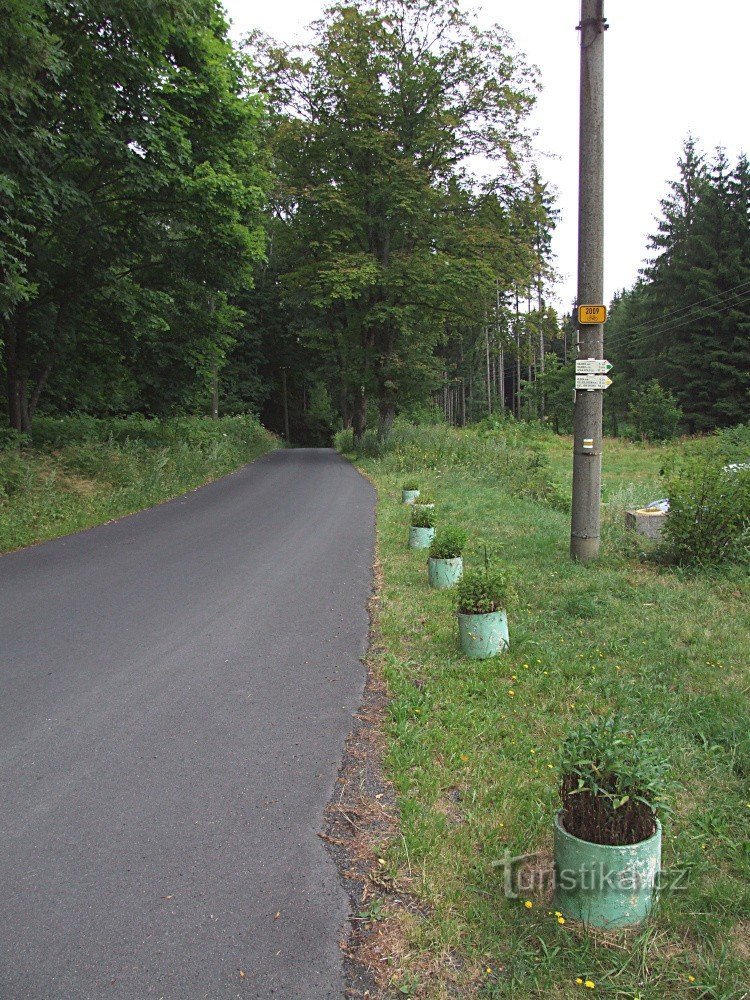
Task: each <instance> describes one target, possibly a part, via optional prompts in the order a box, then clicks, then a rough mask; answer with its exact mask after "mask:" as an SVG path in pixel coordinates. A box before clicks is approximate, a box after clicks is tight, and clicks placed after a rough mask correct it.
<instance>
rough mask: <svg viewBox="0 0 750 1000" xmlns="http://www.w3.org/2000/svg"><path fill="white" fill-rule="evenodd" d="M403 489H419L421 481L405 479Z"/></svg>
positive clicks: (409, 491) (411, 491) (408, 490)
mask: <svg viewBox="0 0 750 1000" xmlns="http://www.w3.org/2000/svg"><path fill="white" fill-rule="evenodd" d="M401 489H402V490H406V491H407V492H408V493H413V492H414V490H418V489H419V483H418V482H417V481H416V479H405V480H404V482H403V485H402V486H401Z"/></svg>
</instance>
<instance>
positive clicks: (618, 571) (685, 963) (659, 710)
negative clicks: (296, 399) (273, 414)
mask: <svg viewBox="0 0 750 1000" xmlns="http://www.w3.org/2000/svg"><path fill="white" fill-rule="evenodd" d="M338 444H339V447H340V448H341V449H342V450H343V451H345V452H346V451H348V450H350V449H351V441H350V439H349V438H348V437H347V435H345V434H343V435H341V436H340V437H339V441H338ZM745 448H746V441H745V439H744V437H743V436H742V435H740V436H739V437H738V438H736V439H734V438H732V436H731V435H727V436H725V437H724V438H722V439H719V438H716V437H714V438H711V439H709V438H705V439H691V440H683V441H679V442H675V443H670V444H666V445H645V444H641V443H633V442H628V441H623V440H618V441H613V440H608V441H606V443H605V459H604V491H603V500H604V508H603V510H604V525H603V544H602V556H601V559H600V560H599V561H598V562H597V563H595V564H589V565H579V564H575V563H573V562H571V561H570V559H569V557H568V544H569V513H568V504H569V498H568V491H569V481H570V476H569V466H570V442H569V440H568V439H567V438H559V437H556V436H554V435H552V434H549V433H546V432H543V431H541V430H539V431H534V430H533V429H529V428H524V427H522V426H520V425H513V424H510V425H506V426H503V425H494V426H493V425H484V426H482V427H479V428H477V429H472V430H466V431H459V430H452V429H450V428H447V427H441V426H437V427H409V426H407V425H402V426H400V427H397V429H396V433H395V435H394V439H393V441H392V442H391V444H390V445H389V446H388V448H385V449H380V448H378V447H377V446H376V445H375V444H374V443H373V444H372V446H371V447H370V448H365V449H364V451H365V452H368V451H369V454H367V453H365V454H362V453H360V454H359V455H357V456H353V457H354V459H355V461H356V462H357V464H358V467H359V468H360V469H361V470H362V471H363V472H364V473H365V474H366V475H367V476H368V477H369V478H370V479H371V480H372V481H373V482H374V484H375V485H376V487H377V491H378V498H379V504H378V527H377V539H378V555H379V560H380V569H381V573H382V578H381V583H380V593H379V600H378V602H377V605H376V607H377V611H376V614H375V620H374V633H375V639H374V643H373V648H372V652H371V668H372V669H373V670H374V671H376V672H378V673H382V674H383V675H384V676H385V679H386V682H387V687H388V694H389V697H390V703H389V707H388V723H387V750H386V756H385V771H386V775H387V777H388V778H389V779H390V780H391V781H392V782H393V784H394V786H395V790H396V794H397V799H398V806H399V812H400V830H399V833H398V835H397V836H395V837H393V838H392V839H390V840H389V842H388V843H387V844H385V843H384V844H382V846H381V848H380V851H381V853H382V857H383V859H384V862H385V866H386V867H387V871H388V873H389V875H390V877H391V878H392V880H393V883H392V884H393V886H394V891H393V892H388V893H385V894H384V895H383V898H382V900H379V901H377V906H375V907H374V904H372V903H371V904H370V909H369V911H368V913H366V914H365V917H367V916H368V914H369V915H371V916H372V922H373V927H374V928H375V930H376V933H377V935H378V940H379V941H383V942H391V954H390V963H389V964H388V966H387V974H386V980H387V983H388V986H389V987H390V988H391V989H392V990H394V991H396V992H397V993H398V994H399V995H406V996H413V997H423V998H431V1000H443V998H448V997H455V996H462V997H477V998H485V1000H489V998H499V997H551V996H554V997H560V998H568V997H571V998H572V997H577V996H580V995H581V994H584V995H592V994H594V995H595V994H599V995H603V996H610V997H629V998H633V1000H636V998H639V1000H646V998H649V1000H665V998H677V997H679V998H685V997H691V998H708V997H710V998H714V1000H739V998H741V997H746V996H747V995H748V993H747V990H748V967H749V963H750V787H749V779H750V704H749V703H748V666H749V665H750V664H749V659H750V658H749V656H748V631H749V630H750V604H749V602H748V597H749V596H750V574H749V573H748V568H747V565H729V566H724V567H719V568H714V569H711V570H708V569H698V570H696V569H691V570H686V569H680V568H678V567H670V566H668V565H664V564H663V563H661V562H659V561H655V560H653V559H651V558H650V554H651V553H650V550H649V545H650V544H651V543H649V542H648V541H647V540H645V539H643V538H641V536H636V535H632V534H630V533H628V532H626V531H625V529H624V528H623V526H622V511H623V510H624V508H625V507H626V506H629V505H630V504H632V503H635V504H637V505H641V504H644V503H647V502H649V501H651V500H655V499H658V498H660V497H662V496H664V495H665V479H666V478H667V477H668V475H669V473H670V470H672V469H673V468H674V467H675V465H677V464H679V463H680V461H681V460H682V459H683V458H685V457H688V458H693V459H695V458H696V457H700V456H705V457H706V460H707V461H708V460H709V459H711V458H715V457H716V456H717V455H720V456H724V457H727V458H737V457H738V456H739V457H743V456H742V454H741V453H742V452H743V449H745ZM744 457H746V456H744ZM406 478H416V479H417V480H418V482H419V485H420V487H421V489H422V490H423V491H424V492H426V493H429V495H430V496H431V497H433V498H434V499H435V501H436V503H437V508H436V513H437V525H438V531H439V530H440V525H447V524H457V525H461V526H463V527H464V528H466V529H467V530H468V532H469V537H470V542H469V545H468V548H467V551H466V553H465V558H466V561H467V563H468V565H469V566H472V565H473V566H480V565H482V564H483V562H484V559H485V553H487V554H488V558H489V559H490V560H491V561H492V562H493V563H495V564H496V565H499V566H502V567H503V568H505V569H507V570H508V571H509V572H510V573H511V574H512V577H513V579H514V581H515V588H516V591H517V595H518V596H517V600H516V602H515V604H514V605H513V606H512V607H511V608H510V609H509V620H510V636H511V648H510V650H509V652H507V653H505V654H504V655H501V656H499V657H497V658H493V659H489V660H484V661H470V660H467V659H466V658H464V657H463V656H462V655H461V653H460V651H459V648H458V641H457V628H456V622H455V606H454V598H453V596H452V595H451V593H450V592H437V591H431V590H430V589H428V586H427V574H426V553H424V552H418V551H416V552H415V551H409V550H407V548H406V535H407V524H408V516H407V509H406V508H404V507H403V506H402V505H401V504H400V491H401V484H402V482H403V480H404V479H406ZM612 712H618V713H621V714H623V715H624V716H625V717H627V718H628V719H629V720H631V722H632V724H633V726H634V727H635V728H636V729H637V730H638V731H643V732H648V733H650V734H652V735H653V737H654V738H655V739H656V740H657V741H658V743H659V746H660V747H661V748H662V750H663V754H664V757H665V758H666V759H667V760H668V761H669V762H670V763H671V765H672V779H673V790H672V794H671V806H672V810H673V811H672V812H671V813H670V814H668V815H666V816H665V817H664V818H663V822H664V859H663V864H664V872H663V889H662V893H661V896H660V899H659V902H658V904H657V907H656V909H655V911H654V913H653V915H652V917H651V919H650V920H649V921H648V923H647V924H646V925H644V926H643V927H641V928H638V929H636V930H634V931H630V932H628V933H621V934H611V933H601V932H599V933H596V932H590V933H587V932H586V931H585V930H584V929H583V928H581V927H579V926H575V925H574V924H573V923H572V922H568V921H565V919H564V918H560V917H559V916H558V915H557V914H556V913H555V912H554V910H553V908H552V906H551V904H550V899H549V893H548V890H547V889H546V888H545V886H546V883H545V876H548V875H549V873H550V868H551V840H552V837H551V834H552V819H553V816H554V814H555V812H556V810H557V808H558V782H559V775H558V755H559V748H560V744H561V740H562V737H563V735H564V733H565V732H566V730H567V729H568V727H569V726H571V725H574V724H576V723H577V722H579V721H580V720H583V719H588V718H591V717H592V716H603V715H609V714H610V713H612ZM508 854H509V855H510V856H518V855H532V858H530V859H527V861H526V862H525V863H524V864H525V866H526V867H529V866H530V867H531V869H532V870H533V871H534V872H535V873H536V875H537V876H538V878H537V879H536V880H535V882H534V884H535V885H536V886H537V888H536V889H534V890H529V891H528V892H527V893H525V894H523V895H521V896H520V897H519V898H507V896H506V891H505V878H504V868H503V865H502V860H503V858H504V857H506V856H507V855H508ZM407 898H408V899H410V900H411V901H412V903H411V905H408V906H404V905H403V901H404V899H407ZM375 925H377V926H375Z"/></svg>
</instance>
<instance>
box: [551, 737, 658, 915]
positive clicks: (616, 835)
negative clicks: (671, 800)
mask: <svg viewBox="0 0 750 1000" xmlns="http://www.w3.org/2000/svg"><path fill="white" fill-rule="evenodd" d="M667 772H668V765H667V763H666V761H665V760H664V758H663V755H662V754H661V753H660V751H659V750H658V748H657V747H656V746H655V744H654V743H653V742H652V741H651V740H650V738H649V737H648V736H646V735H644V734H641V733H636V732H635V731H634V730H633V729H631V728H630V727H628V726H626V725H625V724H624V723H623V722H622V721H621V720H620V719H618V718H609V719H597V720H595V721H594V722H592V723H588V724H587V725H583V726H581V727H580V728H578V729H575V730H572V731H570V732H569V733H568V736H567V737H566V739H565V742H564V744H563V749H562V758H561V785H560V792H561V796H562V808H561V809H560V811H559V812H558V814H557V816H556V817H555V836H554V839H555V901H556V904H557V906H558V907H559V909H560V911H561V912H562V913H564V914H565V915H566V916H569V917H573V918H574V919H578V920H582V921H583V922H584V923H586V924H589V925H591V926H593V927H611V928H617V927H629V926H632V925H634V924H638V923H640V922H641V921H642V920H643V919H644V918H645V917H646V916H647V915H648V912H649V910H650V909H651V906H652V905H653V901H654V897H655V893H656V887H657V880H658V875H659V870H660V866H661V824H660V822H659V819H658V815H657V814H658V812H659V811H660V810H664V809H665V808H666V805H665V796H666V792H667V788H668V781H667Z"/></svg>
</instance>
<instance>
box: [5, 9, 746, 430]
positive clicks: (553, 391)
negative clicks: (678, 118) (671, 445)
mask: <svg viewBox="0 0 750 1000" xmlns="http://www.w3.org/2000/svg"><path fill="white" fill-rule="evenodd" d="M4 12H5V16H4V17H3V19H2V21H1V22H0V135H1V136H2V145H1V146H0V339H1V340H2V359H1V361H0V364H1V365H2V367H3V373H2V374H3V377H4V380H5V382H6V385H7V419H8V423H9V425H10V426H11V427H12V428H15V429H16V430H18V431H29V430H30V429H31V426H32V420H33V417H34V414H35V412H41V413H46V414H67V413H88V414H92V415H94V416H97V417H108V416H120V415H127V414H130V413H139V414H143V415H146V416H168V415H180V414H213V415H217V414H218V413H219V412H221V413H225V414H237V413H245V412H253V413H261V414H262V416H263V419H264V420H265V422H266V423H267V424H268V425H269V426H270V427H272V428H273V429H274V430H277V431H279V432H282V433H285V434H287V435H288V436H290V437H291V438H292V440H295V441H299V442H305V443H325V442H327V441H328V440H330V438H331V434H332V433H333V432H334V431H335V430H336V429H337V428H339V427H342V426H343V427H345V428H349V427H351V428H352V430H353V432H354V434H355V437H357V438H361V437H362V435H363V434H364V433H365V431H366V430H368V429H370V432H371V433H373V434H377V435H379V436H386V435H387V434H388V433H389V430H390V428H391V427H392V424H393V420H394V417H395V415H396V413H397V412H405V413H407V414H413V415H422V416H430V417H432V416H435V415H436V414H437V415H440V416H441V417H444V418H445V419H446V420H447V421H449V422H451V423H454V424H465V423H468V422H471V421H475V420H479V419H482V418H484V417H487V416H490V415H495V414H497V415H507V414H512V415H514V416H515V417H517V418H543V419H547V420H549V421H550V422H551V423H552V424H553V426H554V427H555V429H556V430H559V431H565V430H568V429H569V426H570V418H571V412H572V407H571V391H570V390H571V385H572V381H573V373H572V363H571V362H572V355H573V353H574V344H575V329H574V327H573V325H572V323H571V321H570V318H568V317H564V318H562V320H561V318H560V317H558V315H557V314H556V312H555V310H554V308H553V307H552V306H551V304H550V303H551V300H552V297H553V296H552V291H551V290H552V286H553V284H554V281H555V273H554V266H553V260H552V253H551V237H552V232H553V229H554V225H555V221H556V209H555V205H554V198H553V193H552V192H551V190H550V188H549V186H548V185H547V184H546V183H545V181H544V179H543V177H542V176H541V174H540V172H539V170H538V168H537V166H536V164H535V163H534V160H533V157H532V155H531V151H530V142H529V134H528V129H527V120H528V114H529V111H530V109H531V108H532V106H533V102H534V100H535V95H536V92H537V88H538V83H537V79H536V73H535V71H534V70H533V69H532V68H530V67H529V66H528V65H527V64H526V63H525V61H524V59H523V57H522V56H521V55H520V54H519V53H518V52H517V51H516V49H515V47H514V45H513V42H512V40H511V39H510V38H509V37H508V35H507V34H506V33H504V32H503V31H502V29H500V28H497V27H495V28H493V29H492V30H489V31H487V30H482V29H481V28H480V27H478V25H477V23H476V21H475V19H474V17H473V16H472V15H470V14H468V13H465V12H464V10H463V9H462V7H461V5H460V4H459V3H458V2H455V0H420V2H419V3H414V2H413V0H371V2H367V0H350V2H345V3H343V2H342V3H336V4H334V5H333V6H331V7H329V8H328V9H327V10H326V11H325V13H324V15H323V17H322V18H321V20H320V21H318V22H316V23H315V24H314V25H312V26H311V30H310V36H309V38H310V40H309V43H308V44H307V45H305V46H301V47H290V46H284V45H281V44H279V43H277V42H274V41H272V40H271V39H268V38H265V37H263V36H261V35H260V34H257V33H256V34H253V35H251V37H250V38H249V39H247V40H246V42H245V43H244V44H243V45H242V46H240V47H238V46H237V45H236V44H233V43H232V42H231V41H230V39H229V36H228V28H227V23H226V20H225V17H224V14H223V11H222V9H221V6H220V4H219V3H218V0H170V2H167V3H162V2H158V3H157V2H156V0H123V2H122V3H118V4H116V5H114V7H113V6H112V5H107V4H104V3H103V2H102V0H69V2H66V3H63V4H59V3H56V2H52V0H5V3H4ZM749 191H750V175H749V173H748V163H747V161H746V160H745V158H744V157H742V158H740V160H739V161H738V162H737V164H736V165H735V166H733V167H732V166H730V165H729V164H728V162H727V160H726V158H725V157H724V156H723V154H721V153H719V154H717V156H716V158H715V159H714V161H713V162H711V163H707V162H706V161H705V160H704V158H703V157H702V156H701V155H700V153H699V152H698V151H697V150H696V148H695V145H694V143H692V141H691V142H689V143H688V144H687V145H686V147H685V152H684V156H683V159H682V160H681V162H680V176H679V179H678V181H676V182H675V183H674V185H673V187H672V190H671V194H670V196H669V198H667V199H666V200H665V202H664V203H663V219H662V222H661V223H660V227H659V231H658V233H657V234H656V236H655V237H654V238H653V241H652V249H653V259H652V260H651V262H650V263H649V265H648V267H647V268H646V270H645V271H644V272H643V275H642V278H641V280H640V281H639V282H638V284H637V285H636V286H635V288H633V289H631V290H629V291H627V292H623V293H622V294H621V295H619V296H618V297H617V299H616V301H615V303H614V307H613V309H612V314H611V319H610V323H609V324H608V327H607V331H606V333H607V343H608V347H607V352H608V354H609V356H610V358H611V359H612V360H613V361H614V362H615V364H616V368H615V376H616V379H615V384H614V386H613V387H612V389H610V390H609V392H608V393H607V396H606V413H607V417H608V429H609V430H611V431H614V432H615V433H617V431H618V429H619V428H620V427H621V426H622V424H623V422H624V421H627V422H628V423H629V425H630V426H631V427H632V426H640V425H639V423H638V420H637V419H634V417H633V406H634V404H635V405H636V408H637V407H638V406H639V405H640V403H639V400H641V396H639V395H638V392H639V390H640V389H642V388H644V387H645V388H647V389H648V393H650V395H649V396H648V405H649V406H650V407H651V409H652V410H653V412H654V413H657V414H662V415H668V416H669V419H668V420H667V419H666V416H664V417H662V416H657V418H656V421H657V423H661V424H663V425H664V426H666V425H667V424H669V426H673V425H674V426H676V421H677V419H678V418H679V415H680V410H679V408H678V405H677V404H679V407H681V409H682V413H683V414H684V426H685V427H686V428H687V429H690V430H702V429H707V428H712V427H714V426H721V425H727V424H732V423H735V422H737V421H739V420H742V419H745V418H746V414H747V403H748V390H749V388H750V339H749V338H748V324H749V323H750V270H749V269H750V225H749V224H748V197H750V194H749ZM654 378H656V379H658V382H659V384H660V386H661V387H662V389H664V390H667V391H668V392H671V393H672V394H673V395H667V396H665V397H664V398H660V397H659V388H658V386H657V387H654V386H652V385H650V380H652V379H654ZM643 398H644V399H645V398H646V397H645V396H643ZM642 408H643V407H641V409H642ZM652 422H653V421H652Z"/></svg>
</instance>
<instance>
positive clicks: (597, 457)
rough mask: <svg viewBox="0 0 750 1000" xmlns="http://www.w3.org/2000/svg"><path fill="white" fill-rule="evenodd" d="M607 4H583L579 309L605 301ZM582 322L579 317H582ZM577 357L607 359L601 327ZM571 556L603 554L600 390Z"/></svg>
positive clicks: (582, 467)
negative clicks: (605, 37)
mask: <svg viewBox="0 0 750 1000" xmlns="http://www.w3.org/2000/svg"><path fill="white" fill-rule="evenodd" d="M603 6H604V0H581V23H580V24H579V26H578V30H579V31H580V33H581V119H580V140H579V168H578V169H579V195H578V305H579V307H580V306H585V305H601V304H603V303H602V299H603V297H604V32H605V30H606V28H607V22H606V21H605V19H604V11H603ZM579 319H580V317H579ZM576 357H577V358H596V359H601V358H603V357H604V326H603V324H602V323H598V324H590V323H589V324H586V325H582V324H581V323H580V322H579V341H578V351H577V353H576ZM575 399H576V401H575V413H574V417H573V513H572V523H571V533H570V554H571V557H572V558H573V559H579V560H580V561H581V562H587V561H588V560H590V559H596V557H597V556H598V555H599V528H600V519H601V511H600V507H601V494H602V390H601V389H594V390H585V389H584V390H576V397H575Z"/></svg>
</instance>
